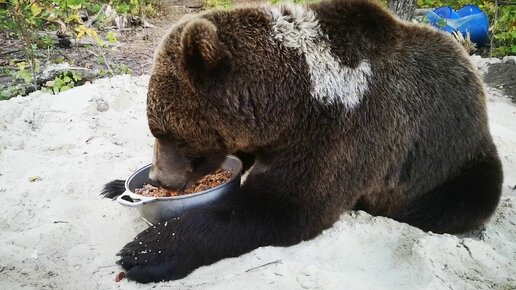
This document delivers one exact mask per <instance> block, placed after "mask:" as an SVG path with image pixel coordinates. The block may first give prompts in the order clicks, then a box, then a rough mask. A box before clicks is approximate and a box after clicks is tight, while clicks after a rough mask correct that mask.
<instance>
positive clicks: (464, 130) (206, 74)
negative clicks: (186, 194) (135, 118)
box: [121, 0, 502, 282]
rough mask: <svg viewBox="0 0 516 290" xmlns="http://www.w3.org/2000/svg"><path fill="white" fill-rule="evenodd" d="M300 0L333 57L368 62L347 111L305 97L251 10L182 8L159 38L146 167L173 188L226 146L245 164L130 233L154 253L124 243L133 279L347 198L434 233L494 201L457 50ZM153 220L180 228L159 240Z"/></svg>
mask: <svg viewBox="0 0 516 290" xmlns="http://www.w3.org/2000/svg"><path fill="white" fill-rule="evenodd" d="M310 7H311V8H312V9H313V10H314V11H315V12H316V14H317V18H318V20H319V24H320V27H321V29H322V30H323V32H324V33H325V34H326V35H327V36H328V40H329V43H330V45H331V51H332V54H333V55H334V56H335V57H336V58H338V60H339V61H340V62H341V64H342V65H346V66H349V67H356V66H358V64H359V63H360V61H361V60H363V59H368V60H370V63H371V70H372V76H373V77H372V78H373V79H372V81H370V82H369V83H370V84H369V90H368V91H367V93H366V95H365V96H364V98H363V100H362V101H361V103H360V104H359V105H358V106H357V107H356V108H354V109H351V110H349V109H346V107H345V106H344V105H342V104H338V103H337V104H332V105H327V104H322V103H320V102H318V101H317V100H316V99H314V98H313V97H312V96H311V93H310V88H311V81H310V75H309V72H308V66H307V63H306V61H305V59H304V57H305V56H304V55H302V54H299V53H298V52H297V51H295V50H293V49H290V48H287V47H285V46H282V45H280V44H278V43H277V42H275V41H273V40H272V39H271V29H272V28H271V20H270V17H269V16H268V15H267V14H266V13H265V12H264V10H263V9H262V8H256V7H254V8H241V9H235V10H232V11H215V12H210V13H205V14H202V15H198V16H195V17H190V18H189V19H188V20H184V21H183V22H180V23H179V24H177V25H176V26H175V27H174V28H173V29H172V30H171V31H170V33H169V34H168V35H167V36H166V37H165V39H164V41H163V43H162V44H161V46H160V48H159V50H158V51H157V54H156V58H155V67H154V70H153V72H152V76H151V80H150V85H149V93H148V107H147V108H148V111H147V114H148V119H149V127H150V129H151V132H152V133H153V134H154V136H155V137H156V148H157V149H156V150H157V153H156V154H155V161H154V162H155V164H154V168H153V173H151V178H153V179H155V180H157V181H159V182H160V183H161V184H162V185H163V186H166V187H170V188H179V187H182V186H185V185H186V184H187V183H188V182H191V180H192V179H193V178H195V177H196V176H198V175H200V174H202V173H204V172H207V171H209V170H212V169H213V168H215V167H216V166H217V165H218V164H220V162H221V160H222V157H223V156H224V155H225V154H228V153H234V152H236V151H243V152H247V153H248V154H252V155H255V156H256V162H255V164H254V166H253V168H252V169H251V171H250V172H249V176H248V177H247V180H246V182H245V183H244V184H243V185H242V188H241V191H240V192H239V193H238V194H236V195H235V196H234V197H233V198H232V199H231V200H225V201H222V202H221V203H220V204H219V205H218V206H217V207H215V208H213V209H206V210H204V211H198V212H192V213H191V214H188V215H187V216H185V217H183V218H182V219H181V220H180V221H171V222H170V223H169V227H168V228H163V227H161V228H160V227H158V229H157V230H153V229H150V231H148V232H143V233H142V234H140V235H139V237H138V241H141V240H142V239H143V240H145V241H146V243H148V244H149V245H150V246H152V247H156V248H161V249H163V251H165V253H166V254H165V256H164V257H163V259H159V258H154V257H153V258H152V259H151V258H148V259H149V262H146V263H144V262H142V261H143V260H144V259H140V260H138V262H135V261H133V260H131V258H132V256H131V255H132V253H137V252H138V250H139V247H140V246H139V245H138V243H135V242H133V243H130V244H128V245H127V246H126V247H125V248H124V249H123V250H122V252H121V255H122V259H121V264H122V265H123V266H124V268H126V269H127V270H129V273H128V274H129V275H128V276H129V277H130V278H132V279H135V280H138V281H143V282H146V281H157V280H161V279H177V278H180V277H183V276H184V275H186V274H188V273H189V272H190V271H191V270H193V269H195V268H196V267H198V266H200V265H205V264H209V263H212V262H214V261H217V260H219V259H221V258H224V257H230V256H237V255H240V254H242V253H245V252H248V251H250V250H252V249H254V248H256V247H259V246H265V245H291V244H294V243H297V242H299V241H301V240H304V239H310V238H313V237H314V236H316V235H317V234H319V233H320V232H321V231H322V230H323V229H325V228H328V227H330V226H331V225H332V224H333V223H334V222H335V221H336V220H337V219H338V217H339V216H340V215H341V214H342V213H344V212H345V211H347V210H351V209H354V208H355V209H363V210H366V211H368V212H370V213H372V214H376V215H384V216H388V217H392V218H395V219H397V220H399V221H403V222H407V223H410V224H413V225H415V226H419V227H421V228H422V229H425V230H433V231H437V232H457V231H464V230H468V229H471V228H474V227H476V226H479V225H481V224H482V223H484V222H485V221H486V220H487V218H488V217H489V216H490V215H491V213H492V212H493V211H494V209H495V207H496V204H497V203H498V198H499V194H500V186H501V182H502V175H501V166H500V162H499V159H498V156H497V153H496V149H495V147H494V145H493V143H492V139H491V136H490V133H489V129H488V126H487V115H486V109H485V95H484V91H483V87H482V84H481V82H480V80H479V78H478V76H477V74H476V73H475V71H474V69H473V68H472V66H471V64H470V63H469V60H468V58H467V55H466V53H465V52H464V50H463V49H462V48H461V47H460V46H459V45H458V44H456V43H455V42H454V41H453V39H451V38H450V37H448V36H446V35H444V34H443V33H441V32H438V31H436V30H434V29H431V28H427V27H424V26H420V25H414V24H410V23H407V22H402V21H400V20H398V19H396V18H395V17H393V16H392V15H391V14H390V13H388V12H387V11H385V10H384V9H383V8H381V7H379V6H378V5H376V4H373V3H371V2H369V1H359V0H350V1H339V0H335V1H328V2H322V3H319V4H313V5H311V6H310ZM284 13H291V12H289V10H288V9H285V10H284ZM482 168H485V170H484V169H482ZM479 180H482V183H481V184H480V183H478V182H479ZM158 230H159V231H161V233H169V232H172V231H174V232H178V233H181V235H180V238H176V239H174V240H163V239H162V242H157V241H156V240H158V239H157V238H159V237H158V236H157V235H156V232H155V231H158ZM206 243H207V244H206ZM193 253H195V254H193ZM192 255H193V256H195V257H196V258H194V257H193V256H192ZM198 256H199V257H202V258H199V257H198ZM145 259H147V258H145ZM181 259H185V260H181Z"/></svg>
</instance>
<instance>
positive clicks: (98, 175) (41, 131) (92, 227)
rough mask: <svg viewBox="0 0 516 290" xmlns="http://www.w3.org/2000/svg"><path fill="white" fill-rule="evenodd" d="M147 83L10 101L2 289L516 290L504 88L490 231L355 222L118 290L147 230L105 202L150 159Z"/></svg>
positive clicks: (2, 147)
mask: <svg viewBox="0 0 516 290" xmlns="http://www.w3.org/2000/svg"><path fill="white" fill-rule="evenodd" d="M147 81H148V78H147V77H145V76H143V77H130V76H118V77H115V78H111V79H103V80H98V81H96V82H94V84H86V85H84V86H81V87H77V88H74V89H72V90H70V91H67V92H64V93H61V94H59V95H56V96H52V95H48V94H45V93H42V92H35V93H33V94H31V95H30V96H28V97H24V98H14V99H11V100H9V101H4V102H0V196H1V198H2V199H1V201H0V212H1V213H2V214H1V215H0V289H19V288H32V289H147V288H173V289H190V288H195V289H244V288H245V289H248V290H250V289H411V290H412V289H516V215H515V211H516V208H515V207H516V191H513V190H511V189H510V187H509V186H514V185H516V106H515V105H514V104H511V103H510V101H509V100H508V99H507V98H505V97H504V96H502V95H501V93H500V92H499V91H496V90H494V89H489V103H488V105H489V114H490V124H491V129H492V133H493V135H494V138H495V141H496V143H497V145H498V148H499V151H500V155H501V158H502V160H503V164H504V172H505V182H504V186H503V191H504V192H503V197H502V201H501V203H500V206H499V208H498V210H497V212H496V214H495V216H494V217H493V218H492V220H491V222H490V223H489V224H488V225H487V226H486V227H485V229H482V230H478V231H476V232H473V233H469V234H467V235H463V236H452V235H437V234H432V233H425V232H423V231H421V230H419V229H417V228H414V227H411V226H408V225H406V224H402V223H398V222H395V221H393V220H390V219H387V218H382V217H372V216H370V215H368V214H366V213H364V212H351V213H348V214H344V215H343V216H342V218H341V220H340V221H339V222H337V223H336V224H335V225H334V226H333V227H332V228H331V229H329V230H327V231H325V232H324V233H323V234H321V235H320V236H319V237H317V238H316V239H314V240H311V241H307V242H303V243H301V244H299V245H296V246H293V247H288V248H275V247H265V248H260V249H257V250H255V251H253V252H251V253H249V254H246V255H243V256H241V257H238V258H233V259H226V260H223V261H221V262H219V263H216V264H214V265H211V266H207V267H203V268H200V269H199V270H197V271H195V272H194V273H193V274H191V275H190V276H188V277H187V278H185V279H183V280H180V281H175V282H168V283H159V284H149V285H138V284H136V283H134V282H129V281H127V280H123V281H122V282H120V283H115V282H114V277H115V274H116V273H118V272H119V271H120V269H119V268H118V267H117V266H115V265H114V261H115V259H116V257H115V255H114V254H115V253H116V252H117V251H118V250H119V249H120V248H121V247H122V246H123V245H124V244H125V243H127V242H129V241H130V240H131V239H132V238H133V237H134V236H135V235H136V234H137V233H138V232H139V231H141V230H142V229H144V228H145V227H146V225H145V223H144V222H143V221H142V220H141V219H140V218H139V215H138V212H137V211H135V210H132V209H128V208H123V207H122V206H120V205H118V204H117V203H116V202H112V201H110V200H101V199H99V197H98V192H99V191H100V189H101V187H102V184H103V183H105V182H107V181H109V180H111V179H115V178H126V177H127V176H128V175H129V174H130V173H131V172H132V171H134V170H135V169H136V168H138V167H139V166H141V165H144V164H146V163H148V162H149V161H150V158H151V153H152V137H151V135H150V133H149V131H148V129H147V124H146V118H145V93H146V83H147ZM457 138H460V136H457Z"/></svg>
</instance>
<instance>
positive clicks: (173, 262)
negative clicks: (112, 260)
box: [117, 219, 200, 283]
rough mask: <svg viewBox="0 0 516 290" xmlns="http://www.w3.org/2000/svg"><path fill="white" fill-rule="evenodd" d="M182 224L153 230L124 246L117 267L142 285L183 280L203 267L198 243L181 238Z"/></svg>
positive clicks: (170, 224) (177, 223)
mask: <svg viewBox="0 0 516 290" xmlns="http://www.w3.org/2000/svg"><path fill="white" fill-rule="evenodd" d="M179 221H180V220H177V219H172V220H171V221H168V222H165V223H162V224H158V225H156V226H151V227H150V228H148V229H147V230H145V231H143V232H141V233H140V234H138V236H136V238H135V239H134V240H133V241H132V242H130V243H128V244H127V245H125V246H124V248H123V249H122V250H121V251H120V252H119V253H118V254H117V255H118V256H120V257H121V258H120V260H118V262H117V264H119V265H121V266H122V268H124V269H125V270H126V271H127V273H126V277H127V278H128V279H130V280H134V281H137V282H140V283H148V282H159V281H166V280H175V279H180V278H183V277H185V276H186V275H188V273H190V272H191V271H192V270H194V269H195V268H197V267H198V266H200V264H199V255H198V253H195V251H194V247H195V245H194V243H193V242H192V241H191V239H189V237H187V236H185V235H183V236H181V234H180V231H181V229H180V223H179Z"/></svg>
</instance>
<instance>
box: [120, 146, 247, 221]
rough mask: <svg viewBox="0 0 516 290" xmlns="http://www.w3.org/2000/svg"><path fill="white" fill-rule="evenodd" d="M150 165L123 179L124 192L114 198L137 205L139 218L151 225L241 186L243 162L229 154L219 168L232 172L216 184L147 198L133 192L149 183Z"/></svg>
mask: <svg viewBox="0 0 516 290" xmlns="http://www.w3.org/2000/svg"><path fill="white" fill-rule="evenodd" d="M151 166H152V164H148V165H146V166H144V167H142V168H140V169H138V170H137V171H136V172H134V173H133V174H132V175H131V176H130V177H129V178H128V179H127V180H126V182H125V192H124V193H123V194H121V195H120V196H119V197H118V198H117V201H118V202H119V203H120V204H121V205H123V206H127V207H134V208H138V210H139V211H140V214H141V215H142V217H143V218H145V219H146V220H147V221H149V222H150V223H153V224H156V223H159V222H164V221H166V220H169V219H171V218H174V217H180V216H182V215H183V214H185V213H186V212H187V211H189V210H192V209H195V208H199V207H202V206H205V205H208V204H210V203H213V202H214V201H215V200H217V199H220V198H222V197H223V196H226V195H228V194H231V193H233V192H235V191H236V190H237V189H238V188H239V187H240V177H241V173H242V162H241V161H240V159H238V158H237V157H235V156H232V155H228V156H227V157H226V160H224V162H223V163H222V166H221V168H222V169H225V170H229V171H231V173H233V176H232V177H231V179H229V180H228V181H227V182H225V183H223V184H221V185H219V186H215V187H213V188H210V189H207V190H203V191H199V192H196V193H192V194H186V195H180V196H172V197H148V196H143V195H140V194H136V193H134V191H135V189H136V188H141V187H143V185H144V184H146V183H149V171H150V169H151Z"/></svg>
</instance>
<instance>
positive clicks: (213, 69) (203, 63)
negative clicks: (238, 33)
mask: <svg viewBox="0 0 516 290" xmlns="http://www.w3.org/2000/svg"><path fill="white" fill-rule="evenodd" d="M181 52H182V65H183V69H184V70H186V71H187V72H188V74H190V76H191V77H192V79H193V80H194V81H196V82H198V81H205V80H206V79H213V78H218V77H220V75H218V74H219V73H222V71H221V68H224V67H227V66H228V64H229V58H230V54H229V52H228V51H227V49H226V47H225V46H224V44H223V43H222V42H221V41H220V40H219V37H218V35H217V28H216V27H215V25H214V24H213V23H211V22H210V21H208V20H206V19H202V18H200V19H195V20H192V21H190V22H189V23H188V24H186V26H185V27H184V28H183V31H182V33H181ZM217 75H218V76H217Z"/></svg>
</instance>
